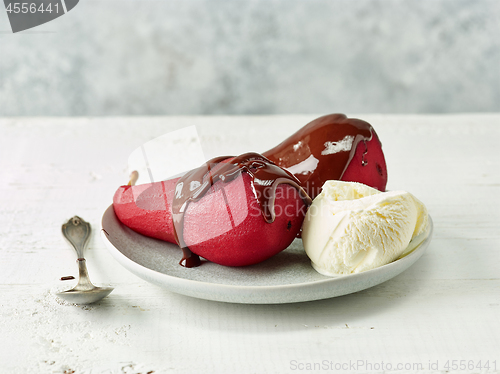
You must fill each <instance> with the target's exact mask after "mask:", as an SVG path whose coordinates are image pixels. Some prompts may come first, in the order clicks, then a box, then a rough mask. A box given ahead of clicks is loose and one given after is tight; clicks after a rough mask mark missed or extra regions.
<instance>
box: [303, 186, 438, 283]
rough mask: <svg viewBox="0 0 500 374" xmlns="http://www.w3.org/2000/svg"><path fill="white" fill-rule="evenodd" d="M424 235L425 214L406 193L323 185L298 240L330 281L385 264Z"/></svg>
mask: <svg viewBox="0 0 500 374" xmlns="http://www.w3.org/2000/svg"><path fill="white" fill-rule="evenodd" d="M428 233H429V218H428V214H427V209H426V207H425V205H424V204H422V202H420V201H419V200H418V199H417V198H416V197H414V196H413V195H412V194H410V193H409V192H406V191H391V192H380V191H378V190H376V189H374V188H371V187H368V186H366V185H364V184H360V183H355V182H341V181H327V182H326V183H325V184H324V185H323V189H322V192H321V193H320V194H319V195H318V196H317V197H316V198H315V199H314V201H313V203H312V205H311V206H310V207H309V210H308V211H307V214H306V217H305V220H304V225H303V227H302V241H303V243H304V248H305V251H306V253H307V255H308V256H309V258H310V259H311V263H312V265H313V267H314V268H315V269H316V270H317V271H318V272H319V273H321V274H324V275H328V276H336V275H344V274H351V273H359V272H362V271H366V270H370V269H373V268H376V267H378V266H382V265H385V264H388V263H390V262H392V261H394V260H396V259H398V258H399V257H402V256H405V255H406V254H408V253H410V252H411V251H412V250H413V249H415V248H416V247H417V246H418V245H419V244H420V243H421V242H422V241H423V240H424V239H425V238H426V237H427V235H428Z"/></svg>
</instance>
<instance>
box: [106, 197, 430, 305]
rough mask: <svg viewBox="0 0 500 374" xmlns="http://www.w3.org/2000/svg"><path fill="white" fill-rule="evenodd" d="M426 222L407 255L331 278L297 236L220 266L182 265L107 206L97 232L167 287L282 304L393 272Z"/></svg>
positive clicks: (360, 285) (403, 265) (342, 290)
mask: <svg viewBox="0 0 500 374" xmlns="http://www.w3.org/2000/svg"><path fill="white" fill-rule="evenodd" d="M429 218H430V217H429ZM429 221H430V232H429V236H428V237H427V239H425V240H424V241H423V242H422V244H420V246H418V247H417V248H416V249H415V250H414V251H413V252H412V253H410V254H409V255H407V256H405V257H403V258H401V259H399V260H396V261H394V262H392V263H390V264H387V265H384V266H381V267H379V268H377V269H373V270H369V271H365V272H362V273H357V274H352V275H346V276H341V277H337V278H330V277H326V276H323V275H321V274H319V273H318V272H316V271H315V270H314V269H313V268H312V266H311V264H310V260H309V258H308V257H307V255H306V254H305V252H304V247H303V246H302V241H301V240H299V239H297V240H295V241H294V242H293V243H292V245H291V246H290V247H289V248H287V249H286V250H284V251H283V252H281V253H279V254H278V255H276V256H273V257H272V258H270V259H268V260H266V261H264V262H262V263H260V264H256V265H252V266H245V267H226V266H221V265H217V264H214V263H211V262H208V261H207V262H203V264H202V265H201V266H199V267H196V268H190V269H188V268H184V267H182V266H180V265H179V260H180V259H181V257H182V251H181V250H180V249H179V247H178V246H176V245H174V244H170V243H166V242H163V241H160V240H156V239H152V238H148V237H146V236H143V235H140V234H138V233H136V232H134V231H132V230H131V229H129V228H128V227H126V226H124V225H123V224H122V223H121V222H120V221H119V220H118V218H117V217H116V215H115V212H114V209H113V206H112V205H111V206H110V207H109V208H108V209H107V210H106V211H105V212H104V215H103V217H102V222H101V226H102V229H103V230H101V236H102V238H103V240H104V243H105V244H106V246H107V248H108V249H109V251H110V252H111V254H112V256H113V257H114V258H115V259H116V260H117V261H118V262H119V263H120V264H121V265H122V266H124V267H125V268H126V269H127V270H129V271H130V272H132V273H133V274H135V275H137V276H138V277H140V278H142V279H144V280H146V281H147V282H150V283H153V284H156V285H158V286H160V287H163V288H166V289H168V290H170V291H173V292H176V293H179V294H183V295H187V296H191V297H196V298H200V299H206V300H215V301H223V302H230V303H241V304H283V303H294V302H303V301H312V300H321V299H327V298H332V297H336V296H342V295H347V294H350V293H353V292H358V291H361V290H364V289H367V288H370V287H373V286H376V285H378V284H380V283H383V282H385V281H387V280H389V279H391V278H393V277H395V276H397V275H398V274H400V273H402V272H403V271H405V270H406V269H408V268H409V267H410V266H411V265H413V264H414V263H415V262H416V261H417V260H418V259H419V258H420V257H421V256H422V254H423V253H424V251H425V249H426V248H427V247H428V246H429V243H430V241H431V238H432V231H433V223H432V219H430V220H429Z"/></svg>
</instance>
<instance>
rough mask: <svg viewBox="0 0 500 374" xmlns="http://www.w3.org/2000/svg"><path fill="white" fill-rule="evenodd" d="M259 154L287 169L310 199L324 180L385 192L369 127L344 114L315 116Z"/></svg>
mask: <svg viewBox="0 0 500 374" xmlns="http://www.w3.org/2000/svg"><path fill="white" fill-rule="evenodd" d="M263 155H264V156H265V157H266V158H268V159H269V160H271V161H273V162H274V163H275V164H276V165H278V166H281V167H282V168H284V169H286V170H288V171H289V172H290V173H292V174H293V175H294V176H295V177H296V178H297V179H298V180H299V181H300V183H301V185H302V187H303V188H304V189H305V190H306V192H307V193H308V195H309V196H310V197H311V198H312V199H314V198H315V197H316V196H317V195H318V194H319V193H320V192H321V187H322V186H323V184H324V183H325V182H326V181H327V180H332V179H334V180H342V181H346V182H359V183H364V184H367V185H368V186H371V187H373V188H376V189H378V190H380V191H385V187H386V184H387V167H386V164H385V158H384V154H383V152H382V144H381V143H380V140H379V138H378V136H377V134H376V133H375V130H374V129H373V127H372V126H371V125H370V124H369V123H368V122H365V121H362V120H360V119H355V118H347V117H346V116H345V115H344V114H330V115H326V116H323V117H319V118H317V119H315V120H314V121H312V122H310V123H308V124H307V125H305V126H304V127H302V128H301V129H300V130H299V131H297V132H296V133H295V134H293V135H292V136H290V137H289V138H287V139H286V140H284V141H283V142H282V143H280V144H279V145H277V146H276V147H274V148H272V149H270V150H269V151H267V152H264V153H263Z"/></svg>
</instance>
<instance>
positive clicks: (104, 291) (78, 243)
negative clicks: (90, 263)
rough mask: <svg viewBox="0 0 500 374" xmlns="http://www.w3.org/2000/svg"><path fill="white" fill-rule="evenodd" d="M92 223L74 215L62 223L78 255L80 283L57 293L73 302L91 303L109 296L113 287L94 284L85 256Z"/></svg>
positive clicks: (63, 230) (63, 231) (67, 237)
mask: <svg viewBox="0 0 500 374" xmlns="http://www.w3.org/2000/svg"><path fill="white" fill-rule="evenodd" d="M90 233H91V229H90V224H89V223H88V222H85V221H84V220H83V219H82V218H80V217H78V216H74V217H73V218H71V219H70V220H69V221H68V222H66V223H65V224H64V225H62V234H63V236H64V237H65V238H66V239H67V240H68V242H69V243H70V244H71V245H72V246H73V248H74V249H75V251H76V254H77V255H78V259H77V260H76V261H77V263H78V271H79V274H80V276H79V279H78V284H77V285H76V286H75V287H74V288H72V289H71V290H68V291H63V292H59V293H57V296H58V297H60V298H61V299H64V300H66V301H68V302H70V303H73V304H91V303H95V302H96V301H99V300H101V299H102V298H104V297H106V296H108V295H109V294H110V292H111V291H113V288H112V287H97V286H94V285H93V284H92V282H91V281H90V278H89V274H88V271H87V265H86V264H85V258H84V257H83V254H84V250H85V247H86V246H87V244H88V242H89V239H90Z"/></svg>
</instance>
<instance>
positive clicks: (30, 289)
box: [0, 114, 500, 374]
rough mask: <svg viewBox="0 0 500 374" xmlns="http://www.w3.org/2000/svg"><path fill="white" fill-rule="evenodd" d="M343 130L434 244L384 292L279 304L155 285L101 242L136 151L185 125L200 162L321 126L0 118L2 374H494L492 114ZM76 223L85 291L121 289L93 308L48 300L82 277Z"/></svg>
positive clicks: (397, 120)
mask: <svg viewBox="0 0 500 374" xmlns="http://www.w3.org/2000/svg"><path fill="white" fill-rule="evenodd" d="M351 116H354V117H358V118H362V119H365V120H367V121H369V122H370V123H372V124H373V125H374V127H375V129H376V131H377V133H378V134H379V137H380V138H381V140H382V143H383V149H384V151H385V155H386V159H387V164H388V173H389V183H388V186H387V187H388V189H404V190H408V191H410V192H412V193H413V194H414V195H416V196H417V197H418V198H420V199H421V200H422V201H423V202H424V203H425V204H426V205H427V207H428V209H429V212H430V214H431V216H432V217H433V220H434V225H435V230H434V237H433V240H432V243H431V245H430V247H429V248H428V250H427V252H426V253H425V254H424V255H423V257H422V258H421V259H420V260H419V261H418V262H417V263H416V264H415V265H414V266H413V267H411V268H410V269H409V270H407V271H406V272H404V273H403V274H401V275H400V276H398V277H396V278H394V279H392V280H390V281H388V282H386V283H384V284H382V285H379V286H376V287H374V288H371V289H367V290H365V291H362V292H359V293H356V294H351V295H348V296H343V297H339V298H334V299H328V300H322V301H315V302H307V303H298V304H286V305H239V304H226V303H218V302H212V301H205V300H198V299H193V298H189V297H186V296H182V295H177V294H175V293H172V292H170V291H167V290H164V289H161V288H159V287H157V286H154V285H151V284H149V283H147V282H145V281H143V280H141V279H139V278H137V277H136V276H134V275H132V274H131V273H129V272H128V271H127V270H125V269H124V268H122V267H121V266H120V265H119V264H118V263H117V262H116V261H115V260H114V259H113V258H112V257H111V255H110V254H109V253H108V251H107V249H106V248H105V246H104V244H103V242H102V241H101V238H100V235H98V228H99V225H100V219H101V216H102V214H103V212H104V210H105V208H106V207H107V206H109V205H110V203H111V199H112V196H113V194H114V191H115V190H116V188H117V187H118V186H119V185H120V184H125V183H126V182H127V181H128V175H127V173H126V166H127V158H128V155H129V154H130V152H131V151H132V150H134V149H135V148H136V147H138V146H140V145H141V144H142V143H144V142H146V141H148V140H150V139H153V138H154V137H156V136H159V135H162V134H165V133H167V132H169V131H172V130H175V129H178V128H181V127H184V126H188V125H193V124H195V125H197V126H198V131H199V133H200V135H201V139H202V144H203V146H204V147H205V148H204V149H205V154H206V156H207V157H213V156H216V155H219V154H240V153H243V152H246V151H257V152H259V151H260V152H262V151H265V150H267V149H269V148H271V147H272V146H274V145H275V144H277V143H278V142H280V141H281V140H283V139H284V138H285V137H286V136H288V135H289V134H291V133H292V132H294V131H295V130H296V129H298V128H299V127H301V126H302V125H304V124H306V123H307V122H309V121H310V120H312V119H313V118H315V117H316V116H267V117H151V118H139V117H136V118H96V119H88V118H57V119H55V118H54V119H52V118H51V119H47V118H44V119H42V118H16V119H9V118H3V119H0V135H1V136H0V292H1V298H0V373H73V372H75V373H142V374H145V373H166V372H173V373H235V372H239V373H295V372H299V373H300V372H346V373H347V372H356V373H363V372H382V371H387V372H390V371H399V372H406V371H411V370H414V371H416V370H417V369H418V370H419V371H421V372H445V371H450V372H471V371H474V372H480V371H483V372H484V371H488V370H487V367H486V366H487V364H489V371H490V372H500V223H499V222H500V213H499V212H500V173H499V171H500V146H499V140H500V114H490V115H488V114H484V115H483V114H477V115H475V114H474V115H445V116H402V115H362V116H355V115H351ZM263 129H265V131H266V132H267V133H268V136H267V137H266V138H264V139H260V138H259V137H258V134H259V133H260V132H261V131H263ZM75 214H78V215H80V216H81V217H83V218H84V219H86V220H87V221H89V222H90V223H91V224H92V226H93V228H94V235H93V237H92V240H91V242H90V245H89V247H88V250H87V256H86V257H87V263H88V266H89V272H90V275H91V279H92V280H93V281H94V283H97V284H106V283H107V284H111V285H113V286H114V287H115V290H114V291H113V293H112V294H111V295H110V296H109V297H108V298H106V299H104V300H103V301H102V302H100V303H98V304H95V305H90V306H76V305H70V304H67V303H64V302H62V301H60V300H58V299H57V298H56V296H55V294H54V293H55V292H56V291H57V290H59V289H63V288H70V286H72V285H73V283H72V282H74V281H65V282H62V281H60V277H61V276H66V275H74V276H77V269H76V264H75V258H76V257H75V253H74V252H73V251H72V250H71V249H70V248H69V246H68V244H66V242H65V241H64V239H63V238H62V235H61V232H60V226H61V224H62V223H64V222H65V221H66V220H67V219H69V218H70V217H72V216H73V215H75ZM396 369H399V370H396ZM455 369H456V370H455ZM462 369H465V370H462Z"/></svg>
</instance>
